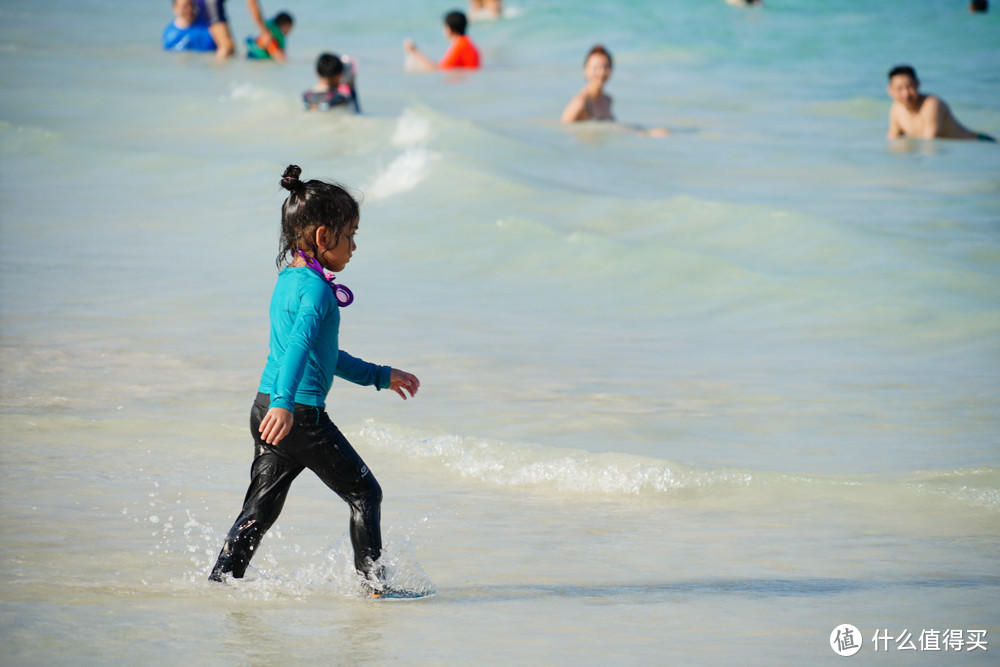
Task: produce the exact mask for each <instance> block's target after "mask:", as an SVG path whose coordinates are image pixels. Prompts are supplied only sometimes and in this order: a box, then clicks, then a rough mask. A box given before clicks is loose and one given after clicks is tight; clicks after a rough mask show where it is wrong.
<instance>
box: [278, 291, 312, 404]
mask: <svg viewBox="0 0 1000 667" xmlns="http://www.w3.org/2000/svg"><path fill="white" fill-rule="evenodd" d="M321 320H322V317H321V316H320V313H318V312H317V310H316V307H315V304H314V303H312V302H308V301H306V300H305V299H303V301H302V303H301V305H300V307H299V312H298V316H297V317H296V318H295V323H294V324H293V325H292V330H291V331H290V332H289V334H288V340H287V342H286V344H285V354H284V356H283V357H282V360H281V368H280V369H279V370H278V375H277V377H275V379H274V389H273V390H272V392H271V405H272V406H274V407H279V408H285V409H286V410H292V409H294V408H295V392H296V391H297V390H298V388H299V383H300V382H301V381H302V374H303V373H304V372H305V369H306V361H308V359H309V351H310V350H312V347H313V341H315V340H316V336H317V334H318V332H319V325H320V322H321Z"/></svg>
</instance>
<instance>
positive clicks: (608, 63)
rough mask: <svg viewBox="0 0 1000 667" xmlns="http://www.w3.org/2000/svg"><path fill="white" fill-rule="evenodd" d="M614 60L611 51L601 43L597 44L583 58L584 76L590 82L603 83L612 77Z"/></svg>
mask: <svg viewBox="0 0 1000 667" xmlns="http://www.w3.org/2000/svg"><path fill="white" fill-rule="evenodd" d="M613 66H614V61H613V60H612V59H611V53H610V52H609V51H608V50H607V49H605V48H604V46H603V45H601V44H595V45H594V46H593V47H591V49H590V51H588V52H587V57H586V58H584V59H583V76H584V77H585V78H586V79H587V81H588V82H590V83H593V84H595V85H596V84H600V85H603V84H604V83H605V82H606V81H607V80H608V79H609V78H611V69H612V67H613Z"/></svg>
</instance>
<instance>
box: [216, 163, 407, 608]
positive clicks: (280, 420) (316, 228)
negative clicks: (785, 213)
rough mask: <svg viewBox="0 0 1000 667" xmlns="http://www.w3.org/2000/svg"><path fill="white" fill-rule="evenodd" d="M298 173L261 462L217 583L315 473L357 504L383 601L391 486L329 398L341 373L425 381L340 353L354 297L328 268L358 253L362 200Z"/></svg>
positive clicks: (265, 399) (284, 234)
mask: <svg viewBox="0 0 1000 667" xmlns="http://www.w3.org/2000/svg"><path fill="white" fill-rule="evenodd" d="M301 173H302V170H301V169H299V167H297V166H295V165H291V166H289V167H288V168H287V169H286V170H285V173H284V175H283V177H282V179H281V186H282V187H283V188H285V189H286V190H288V191H289V192H290V194H289V195H288V198H287V199H286V200H285V202H284V204H283V205H282V207H281V219H282V220H281V250H280V252H279V254H278V262H277V263H278V266H279V267H281V266H283V265H285V266H284V268H283V269H282V270H281V272H280V273H279V275H278V281H277V283H276V285H275V287H274V293H273V294H272V297H271V308H270V315H271V335H270V352H269V354H268V357H267V363H266V365H265V367H264V372H263V374H262V375H261V380H260V385H259V386H258V394H257V399H256V400H255V401H254V404H253V407H252V408H251V411H250V424H251V429H250V430H251V433H252V435H253V437H254V460H253V465H252V466H251V469H250V487H249V489H247V493H246V496H245V499H244V502H243V509H242V510H241V511H240V514H239V516H238V517H237V518H236V521H235V522H234V523H233V526H232V528H231V529H230V530H229V534H228V535H227V536H226V540H225V543H224V544H223V546H222V550H221V552H220V553H219V557H218V560H217V561H216V563H215V567H213V568H212V572H211V574H210V575H209V579H210V580H212V581H223V580H224V579H225V578H226V576H231V577H233V578H236V579H239V578H242V577H243V575H244V573H245V571H246V569H247V566H248V565H249V563H250V559H251V558H252V557H253V555H254V553H255V552H256V550H257V546H258V545H259V544H260V541H261V539H262V538H263V536H264V533H265V532H267V530H268V529H269V528H270V527H271V526H272V525H273V524H274V522H275V521H277V519H278V515H279V514H280V513H281V508H282V506H283V505H284V502H285V498H286V496H287V495H288V490H289V488H290V487H291V484H292V481H293V480H294V479H295V478H296V476H298V474H299V473H300V472H302V471H303V470H304V469H305V468H309V469H310V470H312V471H313V472H314V473H315V474H316V476H317V477H319V478H320V480H322V481H323V483H324V484H326V485H327V486H328V487H329V488H330V489H331V490H332V491H333V492H334V493H336V494H337V495H338V496H340V497H341V498H342V499H344V500H345V501H346V502H347V504H348V506H349V507H350V512H351V518H350V538H351V545H352V546H353V548H354V565H355V568H356V569H357V571H358V574H359V575H360V577H361V581H362V585H363V587H364V588H365V589H366V590H367V591H368V592H369V593H370V594H371V595H372V596H373V597H379V596H381V595H382V594H383V592H385V591H386V590H387V587H386V584H385V581H384V572H383V569H382V568H381V567H380V565H379V558H380V556H381V551H382V537H381V528H380V507H381V502H382V488H381V487H380V486H379V483H378V482H377V481H376V480H375V476H374V475H373V474H372V472H371V470H369V468H368V466H367V465H365V463H364V461H363V460H362V459H361V457H360V456H359V455H358V453H357V452H356V451H355V450H354V448H353V447H352V446H351V443H350V442H348V441H347V438H345V437H344V435H343V434H342V433H341V432H340V430H339V429H338V428H337V426H336V425H335V424H334V423H333V422H332V421H331V420H330V417H329V416H327V413H326V410H325V407H326V395H327V393H328V392H329V391H330V388H331V386H332V384H333V379H334V376H336V377H340V378H343V379H345V380H349V381H350V382H353V383H355V384H360V385H370V386H372V385H373V386H375V388H376V389H392V390H393V391H395V392H396V393H398V394H399V395H400V396H402V397H403V399H406V394H407V392H409V394H410V396H415V395H416V393H417V390H418V389H419V388H420V381H419V380H418V379H417V378H416V377H415V376H414V375H411V374H410V373H407V372H405V371H401V370H398V369H395V368H391V367H389V366H378V365H375V364H372V363H368V362H367V361H363V360H361V359H358V358H356V357H352V356H351V355H349V354H348V353H346V352H344V351H343V350H341V349H340V348H339V341H338V337H339V328H340V308H341V307H346V306H348V305H350V303H351V301H352V300H353V295H352V294H351V293H350V290H348V289H346V288H345V287H344V286H343V285H339V284H336V283H335V282H334V279H333V276H328V275H327V274H326V273H325V271H330V272H336V273H339V272H340V271H342V270H343V269H344V267H345V266H346V265H347V263H348V262H349V261H350V260H351V256H352V255H353V253H354V250H355V249H356V248H357V246H356V245H355V243H354V235H355V233H356V232H357V229H358V223H359V221H360V210H359V207H358V203H357V201H356V200H355V199H354V198H353V197H352V196H351V195H350V194H349V193H348V192H347V191H346V190H344V188H342V187H340V186H339V185H336V184H334V183H326V182H324V181H318V180H311V181H307V182H305V183H303V182H302V181H300V180H299V175H300V174H301Z"/></svg>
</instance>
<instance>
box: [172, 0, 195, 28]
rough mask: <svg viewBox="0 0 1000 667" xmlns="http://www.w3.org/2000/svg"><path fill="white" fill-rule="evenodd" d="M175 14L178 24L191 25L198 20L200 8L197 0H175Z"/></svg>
mask: <svg viewBox="0 0 1000 667" xmlns="http://www.w3.org/2000/svg"><path fill="white" fill-rule="evenodd" d="M173 10H174V16H175V17H177V24H178V25H179V26H180V27H182V28H187V27H190V26H191V25H192V24H193V23H194V22H195V21H196V20H198V8H197V6H195V0H173Z"/></svg>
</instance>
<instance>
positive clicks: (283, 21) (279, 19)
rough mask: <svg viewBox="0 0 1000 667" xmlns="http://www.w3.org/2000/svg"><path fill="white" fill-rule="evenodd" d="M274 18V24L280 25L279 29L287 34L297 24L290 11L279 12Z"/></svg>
mask: <svg viewBox="0 0 1000 667" xmlns="http://www.w3.org/2000/svg"><path fill="white" fill-rule="evenodd" d="M272 20H273V21H274V25H276V26H278V29H279V30H281V32H283V33H285V34H286V35H287V34H288V33H290V32H291V31H292V26H293V25H295V19H294V18H292V15H291V14H289V13H288V12H278V14H277V15H276V16H275V17H274V18H273V19H272Z"/></svg>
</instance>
